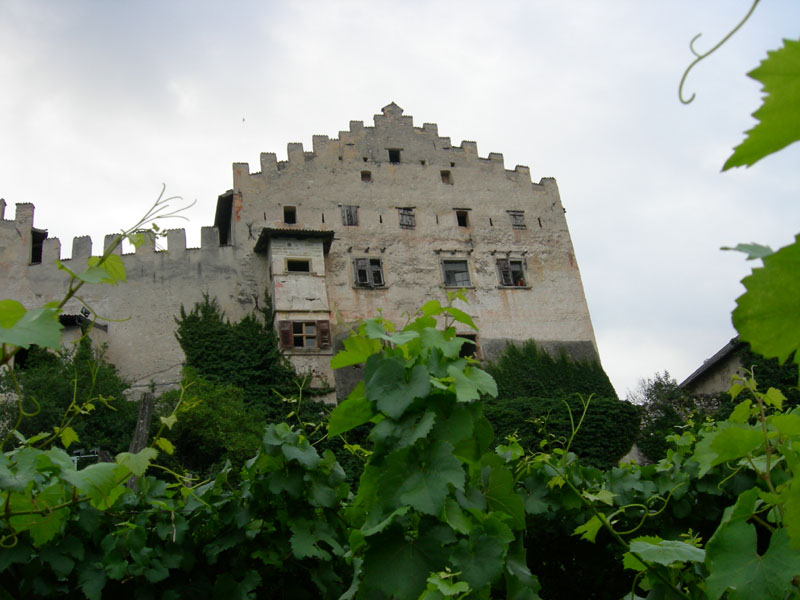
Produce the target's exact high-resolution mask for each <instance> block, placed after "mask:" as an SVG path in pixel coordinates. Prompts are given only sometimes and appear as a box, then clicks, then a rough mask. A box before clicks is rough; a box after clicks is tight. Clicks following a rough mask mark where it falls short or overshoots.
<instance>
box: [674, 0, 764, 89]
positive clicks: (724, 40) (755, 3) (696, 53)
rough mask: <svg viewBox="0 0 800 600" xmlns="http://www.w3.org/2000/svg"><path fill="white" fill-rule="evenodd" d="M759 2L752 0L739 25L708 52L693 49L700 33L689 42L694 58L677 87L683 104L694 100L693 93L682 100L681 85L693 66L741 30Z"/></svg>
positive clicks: (758, 0)
mask: <svg viewBox="0 0 800 600" xmlns="http://www.w3.org/2000/svg"><path fill="white" fill-rule="evenodd" d="M760 1H761V0H753V5H752V6H751V7H750V10H748V11H747V14H746V15H745V16H744V18H743V19H742V20H741V21H739V24H738V25H736V27H734V28H733V29H731V30H730V31H729V32H728V35H726V36H725V37H724V38H722V39H721V40H720V41H719V42H717V44H716V45H715V46H714V47H713V48H711V49H710V50H709V51H708V52H705V53H700V52H698V51H697V50H695V49H694V43H695V42H696V41H697V40H698V39H700V36H701V35H703V34H702V33H698V34H697V35H696V36H694V37H693V38H692V41H691V42H689V50H690V51H691V53H692V54H694V55H695V57H696V58H695V59H694V60H693V61H692V62H691V63H690V64H689V66H688V67H686V70H685V71H684V72H683V77H681V82H680V84H679V85H678V99H679V100H680V101H681V102H682V103H683V104H689V103H690V102H691V101H692V100H694V97H695V93H694V92H692V95H691V96H690V97H689V99H688V100H684V98H683V84H685V83H686V77H688V75H689V71H691V70H692V69H693V68H694V66H695V65H696V64H697V63H699V62H700V61H701V60H703V59H704V58H706V57H708V56H709V55H711V54H713V53H714V52H716V51H717V50H718V49H719V47H720V46H722V45H723V44H724V43H725V42H727V41H728V40H729V39H730V38H731V36H732V35H733V34H734V33H736V32H737V31H739V29H741V27H742V25H744V24H745V23H746V22H747V20H748V19H749V18H750V16H751V15H752V14H753V11H755V9H756V6H758V3H759V2H760Z"/></svg>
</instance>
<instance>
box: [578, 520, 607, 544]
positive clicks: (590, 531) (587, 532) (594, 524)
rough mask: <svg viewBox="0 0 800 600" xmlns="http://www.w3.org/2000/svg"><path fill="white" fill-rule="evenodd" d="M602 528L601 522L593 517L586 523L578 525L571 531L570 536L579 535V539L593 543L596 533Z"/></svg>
mask: <svg viewBox="0 0 800 600" xmlns="http://www.w3.org/2000/svg"><path fill="white" fill-rule="evenodd" d="M602 526H603V522H602V521H601V520H600V519H598V518H597V515H593V516H592V518H591V519H589V520H588V521H586V523H584V524H583V525H578V527H576V528H575V529H574V530H573V532H572V535H578V534H579V533H580V534H581V539H584V540H589V541H590V542H592V543H594V540H595V538H597V532H598V531H600V528H601V527H602Z"/></svg>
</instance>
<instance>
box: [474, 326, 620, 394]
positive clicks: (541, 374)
mask: <svg viewBox="0 0 800 600" xmlns="http://www.w3.org/2000/svg"><path fill="white" fill-rule="evenodd" d="M486 370H487V371H488V372H489V373H490V374H491V375H492V376H493V377H494V378H495V381H497V397H498V399H508V400H510V399H513V398H561V397H564V396H569V395H571V394H581V395H582V396H584V397H588V396H590V395H591V394H594V395H595V396H599V397H601V398H616V397H617V393H616V392H615V391H614V386H612V385H611V381H609V379H608V375H606V373H605V371H603V367H602V366H600V363H599V362H580V361H579V362H574V361H572V360H570V358H569V357H568V356H567V355H566V354H565V353H562V354H561V355H560V356H559V357H558V358H553V357H552V356H550V355H549V354H547V352H544V351H543V350H540V349H539V348H537V346H536V343H535V342H534V340H528V341H527V342H525V343H524V344H522V345H521V346H518V345H516V344H508V345H507V346H506V348H505V350H504V351H503V353H502V354H501V355H500V357H499V358H498V359H497V360H496V361H495V362H493V363H490V364H489V365H487V366H486Z"/></svg>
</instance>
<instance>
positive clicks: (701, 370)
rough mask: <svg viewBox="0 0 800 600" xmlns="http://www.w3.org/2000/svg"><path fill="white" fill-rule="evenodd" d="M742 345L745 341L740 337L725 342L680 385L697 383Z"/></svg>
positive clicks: (687, 385)
mask: <svg viewBox="0 0 800 600" xmlns="http://www.w3.org/2000/svg"><path fill="white" fill-rule="evenodd" d="M742 346H744V342H742V341H740V340H739V337H738V336H737V337H735V338H732V339H731V340H730V341H729V342H728V343H727V344H725V345H724V346H723V347H722V348H720V349H719V351H717V353H716V354H714V356H712V357H711V358H707V359H706V360H704V361H703V364H702V365H700V367H698V368H697V369H696V370H695V371H694V373H692V374H691V375H689V377H687V378H686V379H684V380H683V381H682V382H681V383H680V385H679V386H678V387H681V388H686V387H689V386H691V385H692V384H693V383H695V382H696V381H697V380H698V379H700V378H701V377H703V376H704V375H706V374H707V373H708V372H709V371H712V370H713V369H715V368H716V367H717V366H718V365H719V364H720V363H722V362H723V361H724V360H726V359H727V358H728V357H730V356H731V354H733V353H734V352H736V351H737V350H739V349H740V348H741V347H742Z"/></svg>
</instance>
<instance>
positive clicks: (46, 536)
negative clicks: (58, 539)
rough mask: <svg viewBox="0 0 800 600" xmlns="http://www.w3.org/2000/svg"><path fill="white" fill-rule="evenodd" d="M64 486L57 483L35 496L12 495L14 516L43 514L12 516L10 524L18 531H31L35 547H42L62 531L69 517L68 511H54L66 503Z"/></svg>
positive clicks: (10, 505) (10, 500)
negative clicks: (19, 513)
mask: <svg viewBox="0 0 800 600" xmlns="http://www.w3.org/2000/svg"><path fill="white" fill-rule="evenodd" d="M64 493H65V490H64V486H63V485H62V484H61V483H55V484H53V485H51V486H50V487H48V488H46V489H44V490H42V491H41V492H40V493H38V494H36V495H35V496H30V495H28V494H11V497H10V498H9V509H10V512H11V514H12V515H14V513H16V512H23V511H24V512H28V511H42V512H41V513H39V512H36V513H32V512H28V514H21V515H15V516H11V517H10V518H9V524H10V525H11V527H12V529H14V530H16V531H24V530H26V529H27V530H30V534H31V538H32V539H33V545H34V546H37V547H39V546H42V545H43V544H46V543H47V542H49V541H50V540H52V539H53V538H54V537H55V535H56V534H57V533H58V532H59V531H61V526H62V524H63V523H64V521H65V520H66V518H67V517H68V516H69V511H67V510H66V509H63V508H62V509H58V510H52V508H53V507H54V506H57V505H59V504H61V503H62V502H63V501H64Z"/></svg>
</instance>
